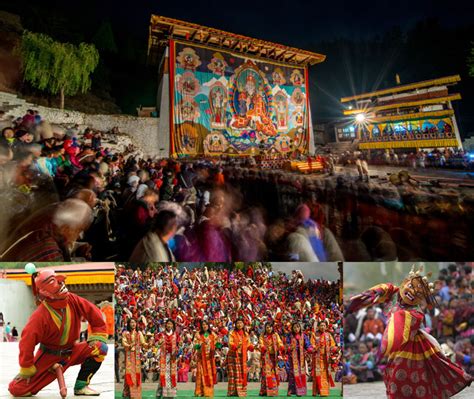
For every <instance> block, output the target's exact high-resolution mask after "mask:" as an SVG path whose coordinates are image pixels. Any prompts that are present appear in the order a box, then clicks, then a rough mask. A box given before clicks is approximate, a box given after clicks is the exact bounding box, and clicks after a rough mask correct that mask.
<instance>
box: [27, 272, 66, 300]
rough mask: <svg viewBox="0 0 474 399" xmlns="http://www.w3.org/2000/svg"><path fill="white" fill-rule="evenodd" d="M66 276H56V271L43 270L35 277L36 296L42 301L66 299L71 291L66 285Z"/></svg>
mask: <svg viewBox="0 0 474 399" xmlns="http://www.w3.org/2000/svg"><path fill="white" fill-rule="evenodd" d="M65 279H66V276H64V275H62V274H56V273H55V272H54V270H41V271H40V272H39V273H37V275H36V276H35V277H34V286H33V292H34V294H35V295H36V294H38V296H39V297H40V299H46V300H50V301H60V300H64V299H66V297H67V295H68V293H69V291H68V289H67V287H66V285H65V284H64V280H65Z"/></svg>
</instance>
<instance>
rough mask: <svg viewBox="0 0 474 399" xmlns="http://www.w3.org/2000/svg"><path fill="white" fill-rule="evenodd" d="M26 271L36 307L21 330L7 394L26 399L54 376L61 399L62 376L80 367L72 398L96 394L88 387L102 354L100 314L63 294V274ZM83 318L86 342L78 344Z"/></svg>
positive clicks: (103, 338) (104, 328)
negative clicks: (14, 371)
mask: <svg viewBox="0 0 474 399" xmlns="http://www.w3.org/2000/svg"><path fill="white" fill-rule="evenodd" d="M29 272H31V286H32V289H33V295H34V296H35V297H36V299H37V303H39V305H38V307H37V308H36V310H35V311H34V312H33V314H32V315H31V316H30V318H29V319H28V322H27V323H26V325H25V328H24V329H23V331H22V334H21V339H20V342H19V349H20V355H19V363H20V372H19V373H18V374H17V376H16V377H15V379H14V380H13V381H11V382H10V384H9V386H8V390H9V391H10V393H11V394H12V395H13V396H32V395H36V394H37V393H38V392H39V391H41V390H42V389H43V388H44V387H46V386H47V385H49V384H50V383H51V382H53V381H54V380H55V379H56V378H57V379H58V382H59V386H60V393H61V396H63V397H66V395H67V387H66V384H65V382H64V376H63V372H65V371H66V370H67V369H68V368H69V367H71V366H74V365H79V364H80V365H81V368H80V370H79V374H78V376H77V379H76V383H75V385H74V395H76V396H81V395H82V396H83V395H92V396H98V395H100V393H99V392H96V391H95V390H93V389H92V388H90V387H89V384H90V380H91V378H92V377H93V376H94V374H95V373H96V372H97V371H98V370H99V368H100V366H101V364H102V362H103V360H104V358H105V356H106V354H107V350H108V346H107V325H106V324H105V321H104V319H103V318H102V313H101V312H100V310H99V308H98V307H97V306H95V305H93V304H92V303H90V302H89V301H87V300H85V299H84V298H81V297H80V296H78V295H75V294H73V293H71V292H69V290H68V288H67V287H66V284H65V279H66V276H63V275H60V274H56V273H55V272H54V270H50V269H45V270H41V271H39V272H37V271H36V269H35V268H34V269H33V271H31V270H30V271H29ZM83 320H87V321H88V323H89V326H90V328H91V332H90V333H89V336H88V339H87V342H78V341H79V335H80V332H81V322H82V321H83ZM37 345H39V348H38V350H37V351H36V353H35V347H36V346H37Z"/></svg>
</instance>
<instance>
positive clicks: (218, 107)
mask: <svg viewBox="0 0 474 399" xmlns="http://www.w3.org/2000/svg"><path fill="white" fill-rule="evenodd" d="M211 96H212V99H211V101H212V105H213V111H214V112H213V119H214V121H213V122H214V123H215V124H216V125H221V124H222V123H223V122H224V94H223V93H222V89H216V90H213V91H212V93H211Z"/></svg>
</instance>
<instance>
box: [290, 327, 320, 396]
mask: <svg viewBox="0 0 474 399" xmlns="http://www.w3.org/2000/svg"><path fill="white" fill-rule="evenodd" d="M286 344H287V351H288V362H287V366H286V368H287V372H288V395H298V396H304V395H306V392H307V388H306V367H305V351H308V352H311V351H312V349H313V348H312V347H311V343H310V342H309V339H308V337H307V336H306V335H305V334H303V333H299V334H290V335H289V336H288V337H287V339H286Z"/></svg>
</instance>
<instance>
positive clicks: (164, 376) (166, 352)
mask: <svg viewBox="0 0 474 399" xmlns="http://www.w3.org/2000/svg"><path fill="white" fill-rule="evenodd" d="M178 343H179V336H178V334H176V332H174V331H173V332H164V333H163V334H162V344H161V345H160V378H159V379H158V389H157V390H156V397H157V398H162V399H164V398H175V397H176V396H177V382H178V363H177V355H178Z"/></svg>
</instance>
